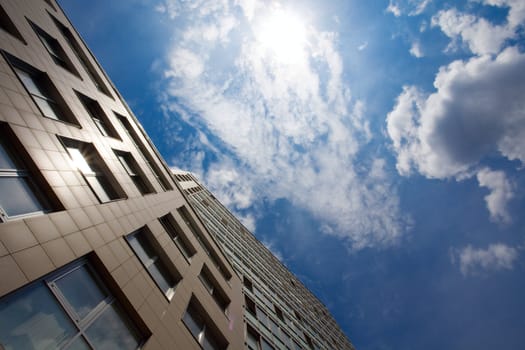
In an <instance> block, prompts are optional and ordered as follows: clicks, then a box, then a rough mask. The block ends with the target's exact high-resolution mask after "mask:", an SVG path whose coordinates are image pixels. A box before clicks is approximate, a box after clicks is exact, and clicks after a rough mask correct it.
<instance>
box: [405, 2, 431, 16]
mask: <svg viewBox="0 0 525 350" xmlns="http://www.w3.org/2000/svg"><path fill="white" fill-rule="evenodd" d="M431 2H432V0H421V1H419V3H417V5H416V8H415V9H414V10H413V11H411V12H410V13H409V15H410V16H417V15H420V14H422V13H423V11H425V9H426V8H427V6H428V5H430V3H431Z"/></svg>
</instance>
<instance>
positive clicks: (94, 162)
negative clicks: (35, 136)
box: [57, 136, 125, 203]
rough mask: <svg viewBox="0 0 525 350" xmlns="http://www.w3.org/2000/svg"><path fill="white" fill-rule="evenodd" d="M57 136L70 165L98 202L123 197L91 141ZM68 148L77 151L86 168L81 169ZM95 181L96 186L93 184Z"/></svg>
mask: <svg viewBox="0 0 525 350" xmlns="http://www.w3.org/2000/svg"><path fill="white" fill-rule="evenodd" d="M57 137H58V139H59V140H60V142H61V143H62V145H63V146H64V149H65V151H66V153H67V154H68V155H69V158H70V160H71V163H72V164H71V165H72V167H74V168H75V169H77V171H79V172H80V174H81V175H82V177H83V178H84V181H85V182H86V184H87V185H88V187H89V188H90V189H91V191H92V192H93V194H94V195H95V197H96V198H97V200H98V201H99V202H100V203H108V202H112V201H115V200H120V199H123V198H125V196H123V191H122V189H121V188H119V187H118V186H117V185H116V181H115V179H114V178H113V177H112V175H111V172H110V171H108V169H107V166H106V164H105V163H104V161H103V160H102V158H101V157H100V155H99V153H98V152H97V150H96V148H95V146H94V145H93V144H92V143H87V142H83V141H78V140H74V139H68V138H64V137H60V136H57ZM70 149H71V150H73V149H74V150H77V151H78V153H79V154H80V155H81V156H82V158H83V160H84V162H85V165H87V167H86V168H84V169H82V164H78V162H76V161H75V156H74V155H73V153H72V152H71V151H70ZM88 168H89V171H88ZM92 179H94V180H92ZM95 182H96V184H98V186H95V185H94V183H95ZM100 189H101V190H103V192H100ZM105 198H107V199H105Z"/></svg>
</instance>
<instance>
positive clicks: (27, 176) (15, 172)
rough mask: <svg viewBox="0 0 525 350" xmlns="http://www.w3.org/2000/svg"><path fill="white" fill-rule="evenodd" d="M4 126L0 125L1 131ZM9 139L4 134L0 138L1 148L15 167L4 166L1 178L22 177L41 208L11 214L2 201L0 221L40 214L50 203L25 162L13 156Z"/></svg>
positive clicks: (46, 209)
mask: <svg viewBox="0 0 525 350" xmlns="http://www.w3.org/2000/svg"><path fill="white" fill-rule="evenodd" d="M2 129H3V128H2V127H1V126H0V131H3V130H2ZM7 140H8V137H6V138H4V135H2V138H0V148H1V149H2V150H3V152H2V153H5V155H6V156H7V158H8V160H9V161H10V163H12V165H13V166H14V168H5V169H4V168H2V169H0V178H17V179H22V181H23V182H24V183H25V184H26V186H27V189H28V193H29V194H30V195H31V197H32V200H34V202H36V204H37V205H35V206H38V207H40V210H35V211H30V212H27V213H22V214H17V215H9V214H8V213H7V210H6V209H4V208H3V207H2V206H1V203H0V222H5V221H10V220H14V219H18V218H23V217H28V216H34V215H40V214H44V213H47V212H49V211H50V210H49V208H48V207H49V204H48V203H47V201H46V200H45V197H44V196H43V195H42V193H40V190H39V189H38V186H37V185H36V184H35V182H34V180H33V179H32V176H31V172H30V171H29V170H27V169H26V166H25V164H23V162H21V161H20V160H19V158H17V157H13V153H14V152H13V150H12V149H11V147H10V145H7V144H6V142H5V141H7Z"/></svg>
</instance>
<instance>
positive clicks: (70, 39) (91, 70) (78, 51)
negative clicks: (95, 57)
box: [49, 14, 111, 96]
mask: <svg viewBox="0 0 525 350" xmlns="http://www.w3.org/2000/svg"><path fill="white" fill-rule="evenodd" d="M49 15H50V16H51V18H52V19H53V22H55V25H56V26H57V28H58V29H59V30H60V32H61V33H62V35H63V36H64V39H66V41H67V43H68V44H69V46H70V47H71V50H73V52H74V53H75V55H76V56H77V58H78V61H79V62H80V63H81V64H82V66H83V67H84V70H85V71H86V73H87V74H88V76H89V78H90V79H91V81H92V82H93V84H95V86H96V87H97V89H98V90H99V91H101V92H102V93H104V94H106V95H108V96H111V94H110V93H109V90H108V88H107V87H106V85H105V84H104V83H103V81H102V79H101V78H100V76H99V75H98V73H97V72H96V70H95V67H93V65H92V64H91V62H90V61H89V58H88V57H87V55H86V54H85V53H84V51H83V50H82V47H81V46H80V44H79V43H78V41H77V40H76V39H75V37H74V36H73V33H71V31H70V30H69V28H68V27H66V26H65V25H63V24H62V23H61V22H60V21H59V20H58V19H56V18H55V17H54V16H53V15H51V14H49Z"/></svg>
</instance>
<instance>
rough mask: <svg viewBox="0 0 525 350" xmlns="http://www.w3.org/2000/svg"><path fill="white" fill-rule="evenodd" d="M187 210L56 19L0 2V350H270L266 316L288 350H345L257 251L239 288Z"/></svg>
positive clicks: (127, 113) (214, 242)
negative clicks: (262, 317) (260, 317)
mask: <svg viewBox="0 0 525 350" xmlns="http://www.w3.org/2000/svg"><path fill="white" fill-rule="evenodd" d="M190 199H191V196H188V195H187V194H186V193H185V190H184V189H183V188H182V187H181V185H180V184H179V183H178V181H177V180H176V179H175V177H174V176H173V174H172V172H171V171H170V169H169V168H168V166H167V165H166V163H165V161H164V160H163V159H162V158H161V157H160V155H159V153H158V151H157V150H156V149H155V147H154V145H153V144H152V142H151V141H150V139H149V138H148V136H147V135H146V133H145V132H144V130H143V129H142V127H141V125H140V124H139V122H138V121H137V119H136V117H135V116H134V115H133V113H132V111H131V110H130V109H129V108H128V106H127V105H126V103H125V102H124V100H123V99H122V97H121V95H120V94H119V93H118V91H117V90H116V89H115V88H114V86H113V84H112V83H111V81H110V80H109V79H108V77H107V76H106V74H105V73H104V71H103V70H102V68H101V67H100V65H99V64H98V62H97V60H96V59H95V57H94V56H93V55H92V53H91V52H90V51H89V49H88V48H87V47H86V45H85V44H84V42H83V41H82V39H81V37H80V36H79V35H78V33H77V32H76V30H75V29H74V27H73V26H72V24H71V23H70V22H69V20H68V19H67V18H66V16H65V15H64V13H63V12H62V10H61V9H60V7H59V5H58V4H57V3H56V2H55V1H54V0H0V349H90V348H92V349H136V348H141V349H184V350H186V349H200V348H203V349H229V350H235V349H243V348H246V347H252V348H253V347H254V346H255V348H256V349H257V346H259V347H261V349H271V347H269V346H270V344H274V345H275V346H274V347H279V346H280V347H281V348H284V347H283V345H282V344H278V343H277V342H276V340H275V339H273V338H271V337H270V335H269V334H267V333H264V332H263V330H264V329H263V328H261V327H259V326H258V325H257V322H256V321H255V320H256V319H255V318H254V317H252V316H250V315H251V314H252V313H253V314H255V315H257V313H258V312H259V313H260V312H262V311H263V310H265V312H266V313H267V316H268V320H267V321H265V322H266V325H267V326H268V327H272V326H271V324H270V323H269V322H270V321H271V320H273V321H275V315H277V314H271V313H270V312H269V311H268V308H269V305H270V304H269V303H270V302H271V303H272V304H274V305H277V307H280V308H281V309H275V310H280V312H281V314H282V316H283V319H284V317H295V318H294V320H295V324H296V326H297V327H301V328H298V331H297V332H298V333H297V334H292V333H291V332H289V336H290V339H291V341H290V343H289V344H290V345H289V347H292V346H293V343H292V339H293V340H294V341H296V342H297V343H298V344H299V345H300V346H301V347H302V348H308V347H309V346H310V345H312V346H314V345H315V344H317V343H316V340H317V339H318V338H317V337H318V335H319V334H318V333H317V332H318V331H319V330H325V331H326V337H324V338H323V337H320V338H319V339H320V340H321V341H322V342H320V343H318V344H319V345H322V348H327V349H332V348H342V349H346V348H350V345H349V343H348V341H347V340H346V338H345V337H344V336H343V335H342V334H341V332H340V331H339V329H338V327H337V326H336V325H335V323H333V320H332V319H331V317H330V316H329V315H328V313H327V311H326V309H325V308H324V307H322V305H321V304H320V303H318V302H317V300H316V299H315V298H314V297H313V296H312V295H311V294H309V293H308V292H307V290H306V289H305V288H304V287H302V285H301V284H300V282H299V281H297V280H296V279H295V278H293V276H292V275H291V274H289V276H292V277H290V280H289V283H291V284H292V283H293V284H296V286H297V288H291V287H290V285H286V286H283V288H285V287H286V288H288V289H289V292H290V294H289V295H281V294H279V296H274V295H272V294H271V291H272V290H271V289H270V288H274V289H275V290H279V291H285V290H286V291H288V289H282V290H281V289H276V285H272V284H271V283H270V282H269V281H271V278H270V275H269V276H267V277H266V279H261V277H260V276H259V275H258V274H259V273H262V272H263V271H266V273H273V272H270V271H273V269H274V268H278V270H276V271H278V272H276V273H279V275H281V274H283V276H285V275H286V273H287V272H286V270H285V269H284V267H283V266H282V265H278V264H277V262H276V261H274V260H271V257H270V256H267V254H268V252H267V251H261V252H259V253H258V254H263V255H262V256H265V257H266V258H267V259H266V260H258V261H261V262H263V261H264V262H265V263H266V262H268V264H271V265H268V266H260V267H258V269H259V270H253V271H254V272H253V273H252V274H249V273H248V272H246V273H245V272H243V273H242V276H246V278H245V282H244V284H243V281H242V279H241V277H240V276H241V274H239V273H238V272H237V270H236V269H237V266H236V265H237V264H238V263H237V262H236V260H235V259H233V258H231V254H229V253H228V251H227V250H226V245H224V244H223V243H222V242H220V241H219V238H221V239H223V238H222V236H220V235H215V234H211V233H210V232H209V231H208V229H207V228H206V226H205V224H204V221H203V220H202V219H201V218H200V216H199V215H198V214H197V212H196V211H195V209H194V207H193V206H192V205H190ZM191 201H192V202H194V200H193V199H191ZM225 215H226V214H225ZM232 223H233V219H232ZM239 232H244V231H239ZM250 237H253V236H250ZM246 240H247V242H249V243H250V246H249V247H250V250H249V251H250V252H251V249H258V248H257V247H256V246H255V243H254V242H255V240H250V239H246ZM247 247H248V246H247ZM247 249H248V248H247ZM243 258H244V259H248V258H249V255H247V256H244V257H243ZM255 265H257V263H255V264H252V265H247V264H246V265H244V266H247V267H248V266H255ZM278 266H280V267H278ZM247 267H246V268H247ZM253 268H254V269H255V267H253ZM256 272H257V273H256ZM258 276H259V277H258ZM286 276H288V275H286ZM243 278H244V277H243ZM250 278H251V280H253V281H252V284H253V286H252V287H251V288H252V289H253V293H251V292H249V289H250V287H249V282H248V281H249V280H250ZM283 278H284V277H283ZM263 281H264V284H263V283H262V282H263ZM279 281H281V282H275V283H277V284H279V283H283V282H282V281H284V280H282V279H281V278H279ZM243 285H244V287H243ZM259 286H260V287H259ZM256 288H257V289H256ZM256 290H259V292H256ZM261 293H264V294H261ZM302 293H303V294H304V295H303V294H302ZM259 295H266V296H267V297H268V298H267V300H266V302H267V303H268V305H266V304H261V300H262V301H263V303H264V300H265V299H263V297H261V296H259ZM245 296H246V299H245ZM303 298H306V299H303ZM312 298H313V299H312ZM310 299H312V300H314V299H315V301H312V302H311V303H312V305H316V309H312V308H311V307H310V306H308V305H304V304H305V303H307V302H308V303H310V301H308V300H310ZM245 300H246V301H245ZM257 305H259V306H257ZM265 305H266V308H265ZM301 305H303V306H304V309H303V306H301ZM317 306H318V309H317ZM245 310H248V311H249V312H246V311H245ZM257 310H259V311H257ZM315 311H319V312H320V313H321V315H324V314H326V319H323V320H326V322H327V324H326V325H324V326H323V325H322V324H319V322H317V323H315V322H310V321H311V317H313V315H312V314H311V312H315ZM275 312H278V311H275ZM294 312H296V313H297V314H294ZM277 317H279V316H278V315H277ZM284 320H286V319H284ZM258 322H260V323H262V322H263V321H258ZM323 322H324V321H323ZM279 326H281V327H282V329H283V330H286V329H288V328H286V327H287V326H286V325H285V324H280V323H278V324H277V327H279ZM291 327H293V325H292V324H291ZM316 327H317V328H316ZM323 327H324V328H323ZM292 330H293V328H292ZM301 332H303V333H301ZM284 333H285V332H281V333H279V334H284ZM301 334H302V335H301ZM264 339H266V340H267V341H268V342H267V343H265V342H264V341H263V340H264ZM310 342H311V343H310ZM257 343H258V345H255V344H257Z"/></svg>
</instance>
